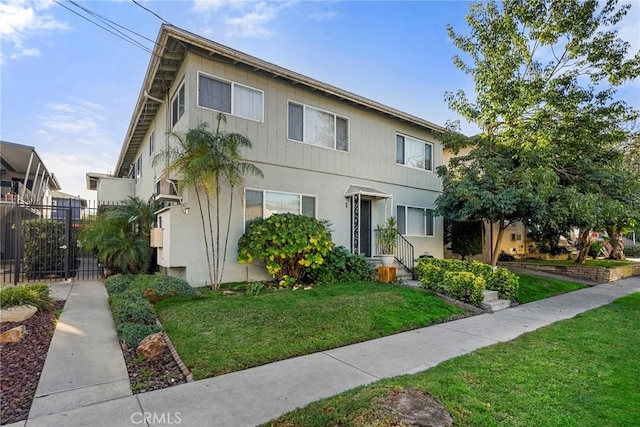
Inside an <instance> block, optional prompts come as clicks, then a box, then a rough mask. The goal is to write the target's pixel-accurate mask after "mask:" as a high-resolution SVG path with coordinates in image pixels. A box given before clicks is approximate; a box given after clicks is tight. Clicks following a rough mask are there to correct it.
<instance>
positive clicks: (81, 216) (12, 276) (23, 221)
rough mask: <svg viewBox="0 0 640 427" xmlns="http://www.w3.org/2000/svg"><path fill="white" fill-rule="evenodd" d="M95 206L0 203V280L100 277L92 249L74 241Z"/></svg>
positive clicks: (15, 281) (90, 219)
mask: <svg viewBox="0 0 640 427" xmlns="http://www.w3.org/2000/svg"><path fill="white" fill-rule="evenodd" d="M96 214H97V208H96V207H86V206H75V205H73V204H70V206H59V205H49V206H42V205H38V206H36V205H25V204H20V203H6V202H5V203H0V283H11V284H17V283H22V282H30V281H38V282H40V281H48V280H61V279H71V278H75V279H78V280H95V279H99V278H101V277H102V271H101V268H100V267H99V265H98V262H97V259H96V256H95V254H94V253H93V252H85V251H83V250H82V248H81V247H80V245H79V243H78V234H79V232H80V230H81V228H82V227H83V226H84V225H85V224H86V223H87V222H89V221H92V220H93V219H94V218H95V217H96Z"/></svg>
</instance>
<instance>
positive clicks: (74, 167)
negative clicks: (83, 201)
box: [37, 99, 121, 199]
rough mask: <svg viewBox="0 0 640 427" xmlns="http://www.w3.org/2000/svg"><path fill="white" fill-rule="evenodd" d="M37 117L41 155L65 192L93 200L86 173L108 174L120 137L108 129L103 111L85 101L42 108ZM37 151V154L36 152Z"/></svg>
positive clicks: (75, 100) (102, 107)
mask: <svg viewBox="0 0 640 427" xmlns="http://www.w3.org/2000/svg"><path fill="white" fill-rule="evenodd" d="M45 109H46V111H45V112H43V113H42V114H41V115H39V116H38V117H37V121H38V123H39V124H40V129H38V134H39V135H40V138H41V141H40V143H41V145H42V146H44V147H47V148H46V149H44V150H42V152H41V153H40V154H41V155H42V157H43V159H44V160H45V163H46V165H47V168H48V169H49V171H50V172H51V173H54V174H55V175H56V177H57V178H58V181H60V184H61V185H62V189H63V191H64V192H66V193H69V194H74V195H76V194H78V195H81V196H82V197H84V198H90V199H93V198H95V192H91V191H87V190H86V189H85V174H86V173H87V172H101V173H108V172H110V171H112V169H113V167H114V165H115V163H116V160H117V159H116V154H117V153H118V148H119V146H120V142H121V141H120V140H119V136H118V135H116V134H115V132H112V131H111V130H110V128H109V121H108V119H107V117H106V116H105V112H106V108H105V107H104V106H102V105H100V104H97V103H95V102H92V101H89V100H84V99H71V100H69V101H68V102H59V103H52V104H47V105H45ZM39 152H40V151H39Z"/></svg>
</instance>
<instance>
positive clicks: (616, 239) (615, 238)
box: [607, 227, 625, 261]
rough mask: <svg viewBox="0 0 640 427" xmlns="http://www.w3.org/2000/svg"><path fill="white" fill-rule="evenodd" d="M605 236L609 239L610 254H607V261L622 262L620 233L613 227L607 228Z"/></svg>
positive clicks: (622, 247)
mask: <svg viewBox="0 0 640 427" xmlns="http://www.w3.org/2000/svg"><path fill="white" fill-rule="evenodd" d="M607 234H608V235H609V237H610V238H611V253H610V254H609V259H614V260H618V261H624V259H625V257H624V243H623V241H622V233H620V231H619V230H617V229H616V228H614V227H607Z"/></svg>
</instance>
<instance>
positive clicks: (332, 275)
mask: <svg viewBox="0 0 640 427" xmlns="http://www.w3.org/2000/svg"><path fill="white" fill-rule="evenodd" d="M372 276H373V266H372V265H371V263H370V262H369V261H367V259H366V258H365V257H363V256H362V255H356V254H353V253H351V252H350V251H349V250H348V249H346V248H345V247H343V246H335V247H334V248H333V250H332V251H331V252H329V253H328V254H327V255H326V256H325V258H324V262H323V263H322V264H321V265H320V266H319V267H318V268H316V269H313V270H311V271H309V272H308V273H307V280H308V281H309V282H311V283H317V284H323V285H326V284H333V283H345V282H363V281H367V280H372Z"/></svg>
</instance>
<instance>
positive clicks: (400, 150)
mask: <svg viewBox="0 0 640 427" xmlns="http://www.w3.org/2000/svg"><path fill="white" fill-rule="evenodd" d="M396 163H397V164H399V165H405V166H409V167H412V168H416V169H424V170H428V171H432V170H433V144H430V143H428V142H424V141H421V140H419V139H416V138H411V137H410V136H405V135H399V134H398V135H396Z"/></svg>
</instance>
